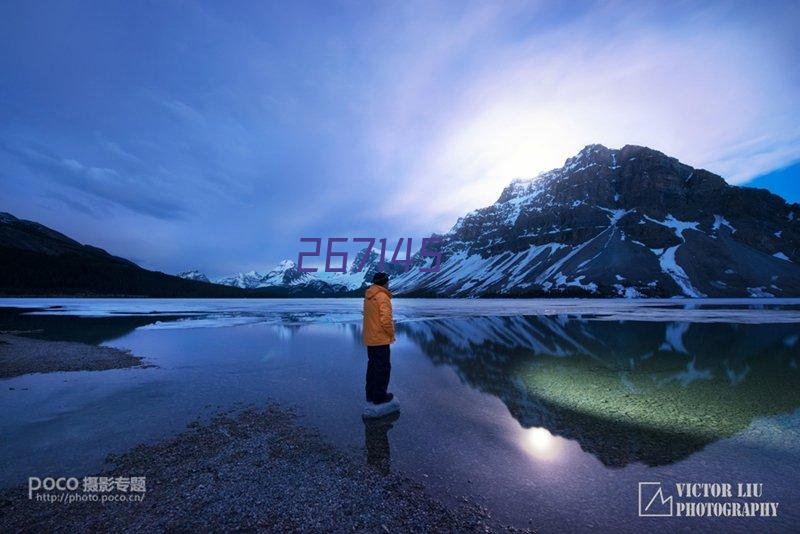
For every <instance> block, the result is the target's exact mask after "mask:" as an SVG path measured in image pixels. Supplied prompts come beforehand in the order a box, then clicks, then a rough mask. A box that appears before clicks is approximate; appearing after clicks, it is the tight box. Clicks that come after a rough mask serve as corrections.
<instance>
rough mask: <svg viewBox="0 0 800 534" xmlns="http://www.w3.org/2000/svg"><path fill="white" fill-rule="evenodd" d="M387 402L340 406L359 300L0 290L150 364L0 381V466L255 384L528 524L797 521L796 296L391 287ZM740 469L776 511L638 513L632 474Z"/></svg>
mask: <svg viewBox="0 0 800 534" xmlns="http://www.w3.org/2000/svg"><path fill="white" fill-rule="evenodd" d="M394 306H395V313H396V319H397V323H398V341H397V343H396V344H395V345H393V348H392V364H393V370H392V373H393V374H392V383H391V390H392V391H394V392H395V393H397V395H398V397H399V398H400V399H401V400H402V412H401V414H400V416H399V417H398V418H396V419H395V420H392V421H388V422H386V423H385V424H378V425H374V424H367V425H365V423H364V422H362V420H361V418H360V412H361V406H362V397H363V379H364V376H363V375H364V371H365V363H366V362H365V360H366V355H365V351H364V348H363V346H362V345H361V343H360V335H361V333H360V320H361V300H360V299H292V300H172V299H0V307H22V308H28V309H29V313H25V314H23V315H17V314H4V315H3V321H4V322H3V324H2V325H0V329H2V330H12V329H13V330H28V331H30V333H29V334H28V335H31V336H33V337H39V338H43V339H63V340H71V341H82V342H86V343H95V344H103V345H110V346H115V347H124V348H129V349H131V350H132V351H133V353H134V354H136V355H139V356H143V357H145V358H146V360H147V361H148V362H149V363H152V364H154V365H156V366H157V367H155V368H148V369H127V370H112V371H101V372H72V373H50V374H39V375H25V376H21V377H16V378H12V379H5V380H2V381H0V408H1V409H2V415H0V434H2V436H3V440H2V443H0V483H1V484H2V485H3V486H9V485H14V484H20V483H23V482H24V481H25V480H26V479H27V477H28V476H42V477H44V476H73V475H74V476H82V475H84V474H87V473H90V472H92V471H96V470H98V469H99V468H100V467H102V462H103V459H104V458H105V456H106V455H107V454H108V453H109V452H122V451H125V450H128V449H130V448H131V447H133V446H134V445H136V444H138V443H141V442H153V441H158V440H161V439H164V438H165V437H169V436H170V435H174V434H175V433H177V432H180V431H181V430H182V429H183V428H184V427H185V426H186V424H188V423H189V422H191V421H193V420H195V419H197V418H200V419H204V418H206V417H208V416H210V415H211V414H213V413H214V412H215V411H217V410H228V409H238V408H241V407H243V406H246V405H252V404H254V405H256V406H259V405H263V404H264V403H265V402H267V401H268V400H269V399H274V400H277V401H278V402H280V403H281V404H282V405H284V406H287V407H294V408H295V409H296V410H297V411H298V413H299V414H300V415H301V418H302V419H301V420H302V421H303V422H305V423H307V424H309V425H312V426H315V427H317V428H319V429H320V430H321V431H322V432H323V434H324V435H325V436H326V437H327V438H328V439H329V440H330V441H331V442H332V443H334V444H336V445H338V446H340V447H342V448H344V449H346V450H348V451H351V453H352V454H355V455H360V456H363V457H364V458H365V461H369V462H370V463H373V464H375V465H377V466H378V467H380V468H382V469H398V470H401V471H403V472H405V473H407V474H408V475H409V476H411V477H412V478H415V479H417V480H419V481H421V482H423V483H424V484H425V485H426V486H427V487H428V488H429V489H430V491H432V492H433V493H435V494H437V495H439V496H440V497H441V498H443V499H446V500H457V499H458V497H459V496H461V495H469V496H470V497H471V498H473V499H474V500H475V501H477V502H478V503H480V504H483V505H485V506H487V507H488V508H489V509H490V510H492V512H493V514H494V515H495V516H496V517H498V518H499V519H501V520H502V521H505V522H508V523H513V524H516V525H519V526H530V527H533V528H536V529H539V530H541V531H543V532H558V531H564V530H584V529H591V528H599V529H601V530H603V531H607V530H611V529H614V530H617V531H623V532H627V531H629V532H634V531H641V530H643V529H648V530H649V529H651V528H659V527H660V526H661V527H666V528H674V529H679V530H680V529H687V530H689V529H691V530H701V531H702V530H712V529H714V530H719V529H724V530H728V531H731V530H732V531H742V532H744V531H748V532H749V531H752V530H754V529H756V530H759V531H786V530H791V529H792V528H793V527H794V526H795V525H797V524H798V520H800V513H798V509H800V508H798V506H800V505H797V504H796V503H798V502H800V439H798V438H800V435H799V434H800V410H798V407H800V371H799V370H798V364H799V363H800V361H798V360H800V342H799V341H798V340H799V339H800V300H778V299H763V300H755V299H750V300H705V299H704V300H679V299H670V300H647V301H637V300H527V299H526V300H522V299H520V300H428V299H396V300H395V303H394ZM645 481H660V482H662V483H664V484H671V483H672V482H729V483H734V484H735V483H737V482H753V483H761V484H763V492H764V495H763V498H762V500H768V501H777V502H779V503H780V508H779V515H778V518H775V519H751V518H738V519H725V518H715V519H699V518H691V519H677V518H640V517H639V516H638V506H639V503H638V483H639V482H645Z"/></svg>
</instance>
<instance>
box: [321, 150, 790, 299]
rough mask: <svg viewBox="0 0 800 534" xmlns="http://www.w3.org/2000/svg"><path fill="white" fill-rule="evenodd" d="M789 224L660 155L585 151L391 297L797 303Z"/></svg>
mask: <svg viewBox="0 0 800 534" xmlns="http://www.w3.org/2000/svg"><path fill="white" fill-rule="evenodd" d="M798 216H800V206H798V205H797V204H789V203H787V202H786V201H785V200H783V199H782V198H781V197H779V196H778V195H775V194H773V193H770V192H769V191H767V190H763V189H754V188H747V187H739V186H732V185H729V184H728V183H727V182H725V180H724V179H723V178H722V177H720V176H718V175H716V174H714V173H712V172H710V171H707V170H705V169H697V168H693V167H691V166H689V165H686V164H684V163H681V162H680V161H679V160H678V159H676V158H673V157H670V156H667V155H665V154H663V153H662V152H659V151H657V150H653V149H650V148H648V147H643V146H638V145H625V146H623V147H622V148H620V149H609V148H607V147H605V146H603V145H601V144H592V145H587V146H586V147H584V148H583V149H582V150H581V151H580V152H578V154H576V155H575V156H573V157H571V158H568V159H567V160H566V161H565V163H564V165H563V166H562V167H560V168H557V169H552V170H550V171H546V172H543V173H540V174H539V175H537V176H535V177H533V178H527V179H514V180H512V181H511V182H510V183H509V185H508V186H506V187H505V188H504V189H503V191H502V192H501V194H500V196H499V197H498V199H497V201H496V202H495V203H494V204H492V205H490V206H486V207H483V208H479V209H476V210H473V211H471V212H470V213H468V214H466V215H465V216H463V217H460V218H459V219H458V220H457V221H456V223H455V224H454V225H453V227H452V228H451V229H450V231H448V232H447V233H445V234H444V235H443V236H442V237H443V243H442V251H443V253H444V254H443V257H444V262H443V265H442V269H441V270H440V272H439V273H422V272H421V271H419V267H421V266H425V265H428V266H429V265H430V260H425V261H423V259H422V258H420V257H416V259H415V263H414V266H413V268H412V269H411V270H410V271H409V272H405V273H401V272H396V273H395V274H397V275H398V276H395V277H394V280H393V282H392V287H393V290H394V291H395V292H396V293H398V294H401V295H409V296H463V297H475V296H483V297H485V296H600V297H674V296H687V297H703V296H718V297H725V296H735V297H756V296H797V295H800V268H798V265H797V264H798V262H800V225H798ZM767 273H768V275H767ZM326 275H327V273H326ZM311 278H312V279H314V278H317V279H320V281H321V282H323V283H325V276H322V277H320V276H319V275H312V276H311ZM362 287H363V286H362ZM348 289H349V290H352V289H353V287H348ZM332 291H334V292H335V291H336V289H335V288H332Z"/></svg>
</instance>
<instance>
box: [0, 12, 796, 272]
mask: <svg viewBox="0 0 800 534" xmlns="http://www.w3.org/2000/svg"><path fill="white" fill-rule="evenodd" d="M798 23H800V2H750V3H748V2H720V3H713V2H670V3H664V2H652V3H651V2H643V1H639V2H535V1H533V2H511V1H504V2H475V3H470V2H463V1H458V2H442V3H436V2H413V1H412V2H329V1H326V2H264V1H258V2H188V1H186V2H111V1H104V2H99V1H98V2H68V1H54V2H22V1H20V2H4V3H3V4H2V7H0V47H1V48H0V68H1V69H2V72H3V73H4V74H3V77H2V81H0V187H2V191H3V194H2V197H0V210H4V211H9V212H11V213H13V214H14V215H16V216H18V217H22V218H28V219H33V220H36V221H39V222H42V223H44V224H46V225H48V226H51V227H54V228H56V229H58V230H60V231H62V232H64V233H66V234H67V235H70V236H72V237H74V238H76V239H78V240H80V241H82V242H87V243H91V244H94V245H97V246H101V247H104V248H106V249H107V250H109V251H110V252H112V253H114V254H118V255H122V256H125V257H128V258H131V259H133V260H134V261H137V262H139V263H140V264H141V265H143V266H145V267H148V268H155V269H160V270H164V271H167V272H177V271H180V270H183V269H186V268H199V269H201V270H203V271H205V272H207V273H208V274H209V275H222V274H229V273H231V272H234V271H242V270H249V269H259V270H266V269H269V268H270V267H271V266H272V265H273V264H275V263H277V261H279V260H280V259H283V258H295V257H296V255H297V252H298V250H299V248H300V247H299V238H300V237H303V236H314V237H317V236H318V237H328V236H350V237H355V236H372V237H388V238H390V239H396V238H397V237H401V236H408V235H413V236H420V235H423V234H427V233H428V232H430V231H445V230H447V229H448V228H449V227H450V226H452V224H453V223H454V222H455V220H456V219H457V218H458V216H459V215H462V214H464V213H465V212H467V211H470V210H472V209H475V208H477V207H481V206H484V205H487V204H490V203H492V202H493V201H494V200H495V199H496V198H497V196H498V195H499V193H500V191H501V190H502V189H503V187H504V186H505V185H506V184H507V183H508V182H510V181H511V179H513V178H515V177H526V176H534V175H536V174H537V173H538V172H540V171H544V170H548V169H550V168H554V167H557V166H560V165H561V164H563V161H564V159H566V158H567V157H569V156H571V155H574V154H575V153H576V152H577V151H578V150H580V148H582V147H583V146H584V145H586V144H590V143H602V144H605V145H606V146H609V147H612V148H617V147H620V146H622V145H624V144H642V145H647V146H651V147H653V148H656V149H658V150H661V151H663V152H665V153H667V154H669V155H672V156H675V157H678V158H679V159H681V160H682V161H684V162H686V163H688V164H691V165H694V166H698V167H704V168H707V169H709V170H711V171H713V172H716V173H718V174H720V175H722V176H723V177H725V178H726V179H727V180H728V181H729V182H730V183H734V184H746V185H757V186H760V187H767V188H770V189H772V190H773V191H775V192H777V193H779V194H782V195H784V196H785V197H786V198H788V199H790V200H793V201H797V200H800V182H798V180H799V179H800V165H798V162H800V99H799V98H798V96H800V67H798V66H800V35H798V34H799V33H800V32H797V31H796V28H797V26H798Z"/></svg>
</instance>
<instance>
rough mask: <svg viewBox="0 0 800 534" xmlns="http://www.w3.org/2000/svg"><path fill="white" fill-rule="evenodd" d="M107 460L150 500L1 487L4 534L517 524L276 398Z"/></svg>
mask: <svg viewBox="0 0 800 534" xmlns="http://www.w3.org/2000/svg"><path fill="white" fill-rule="evenodd" d="M109 461H110V462H111V465H113V467H112V468H111V469H109V470H108V471H107V472H105V473H102V474H101V475H102V476H111V477H119V476H123V477H145V479H146V491H145V492H144V493H143V495H144V499H143V501H141V502H105V503H101V502H78V503H71V504H65V503H47V502H39V501H37V500H35V499H34V500H29V499H28V491H27V488H24V487H19V488H15V489H12V490H7V491H5V492H3V493H2V494H0V532H20V531H54V532H75V531H78V530H81V531H89V532H91V531H100V530H102V531H106V530H112V529H113V530H116V529H121V530H125V531H137V532H154V531H157V532H163V531H197V530H200V531H228V530H262V531H270V532H287V531H290V532H352V531H359V532H495V531H507V530H510V529H507V528H505V527H503V526H502V525H499V524H497V523H496V522H495V521H494V520H493V519H492V517H491V515H490V514H489V513H488V511H486V510H485V509H483V508H481V507H479V506H477V505H474V504H472V503H469V502H466V501H465V502H464V503H463V504H462V505H460V506H458V507H450V506H445V505H444V504H442V503H440V502H438V501H437V500H435V499H433V498H432V497H431V496H429V495H428V494H427V493H426V492H425V490H424V488H423V487H422V486H420V485H419V484H416V483H415V482H412V481H410V480H409V479H407V478H404V477H403V476H402V475H399V474H396V473H386V472H384V470H382V469H379V468H376V467H372V466H371V465H368V464H367V462H366V461H365V460H364V459H359V458H355V457H352V456H349V455H347V454H344V453H342V452H340V451H338V450H337V449H335V448H334V447H332V446H330V445H328V444H327V443H325V442H324V440H323V439H322V438H321V436H320V435H319V434H318V433H317V432H316V431H314V430H310V429H307V428H304V427H301V426H299V425H298V424H297V422H296V420H295V416H294V415H293V414H292V413H291V412H287V411H285V410H283V409H281V408H279V407H278V406H276V405H269V406H267V407H266V408H265V409H263V410H255V409H249V410H246V411H244V412H242V413H240V414H238V415H236V416H232V415H218V416H216V417H215V418H213V419H212V420H211V421H210V422H208V423H207V424H200V423H193V424H191V425H190V426H189V428H188V429H187V430H186V431H184V432H183V433H181V434H179V435H178V436H176V437H175V438H173V439H170V440H167V441H164V442H162V443H159V444H156V445H140V446H138V447H136V448H134V449H133V450H132V451H130V452H128V453H126V454H124V455H121V456H117V457H113V458H109ZM53 493H60V492H58V491H55V492H53ZM78 493H81V489H78Z"/></svg>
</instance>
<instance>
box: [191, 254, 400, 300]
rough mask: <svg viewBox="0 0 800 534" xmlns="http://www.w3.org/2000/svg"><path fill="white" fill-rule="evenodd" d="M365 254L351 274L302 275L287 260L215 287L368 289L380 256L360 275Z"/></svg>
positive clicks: (312, 290) (196, 276)
mask: <svg viewBox="0 0 800 534" xmlns="http://www.w3.org/2000/svg"><path fill="white" fill-rule="evenodd" d="M364 254H366V251H363V250H362V251H361V252H359V253H358V254H356V255H355V257H354V258H353V259H352V261H351V262H350V264H349V266H348V269H347V272H344V273H327V272H311V273H301V272H300V271H299V270H298V269H297V265H296V264H295V262H293V261H292V260H283V261H281V262H280V263H278V265H277V266H275V268H273V269H272V270H270V271H269V272H267V273H266V274H262V273H260V272H258V271H249V272H245V273H237V274H235V275H232V276H226V277H222V278H217V279H215V280H213V283H215V284H221V285H226V286H233V287H240V288H243V289H264V288H281V289H287V290H289V291H290V293H292V294H299V293H302V294H304V295H308V294H315V293H319V294H322V295H329V294H335V293H344V292H347V291H352V290H356V289H360V288H363V287H366V286H367V285H369V281H370V280H371V279H372V275H373V274H374V273H375V272H376V271H377V269H378V259H379V255H378V253H376V252H374V251H372V252H371V253H370V257H369V259H368V260H367V261H366V263H365V264H364V267H363V268H362V269H361V270H360V271H358V270H357V268H358V266H359V265H360V264H361V261H362V258H363V256H364ZM385 269H386V271H387V272H389V273H391V274H398V273H399V272H402V271H403V267H402V266H398V265H392V264H389V263H386V264H385ZM178 276H180V277H182V278H190V279H192V280H199V279H200V278H199V277H203V278H206V277H205V275H203V274H202V273H200V272H198V271H187V272H185V273H180V274H179V275H178ZM207 280H208V279H207V278H206V281H207Z"/></svg>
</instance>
